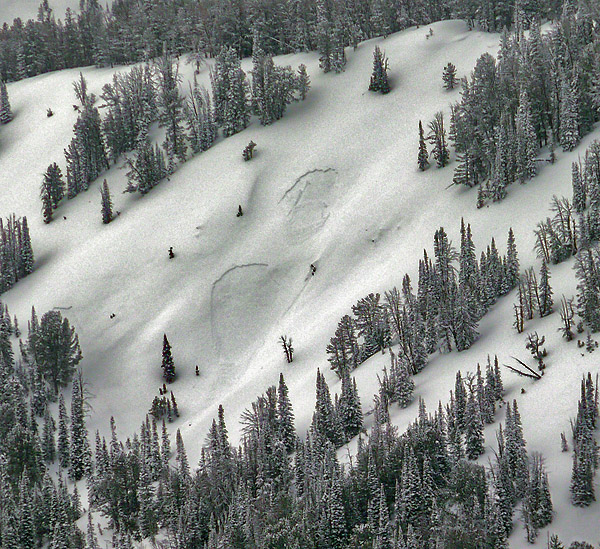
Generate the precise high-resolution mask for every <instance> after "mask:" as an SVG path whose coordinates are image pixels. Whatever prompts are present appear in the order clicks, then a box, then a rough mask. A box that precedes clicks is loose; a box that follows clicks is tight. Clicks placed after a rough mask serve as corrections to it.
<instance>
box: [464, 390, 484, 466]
mask: <svg viewBox="0 0 600 549" xmlns="http://www.w3.org/2000/svg"><path fill="white" fill-rule="evenodd" d="M483 443H484V438H483V422H482V421H481V414H480V412H479V406H478V405H477V400H476V399H475V395H474V394H473V393H470V394H469V397H468V400H467V405H466V408H465V453H466V455H467V458H469V459H477V458H478V457H479V456H480V455H482V454H483V453H484V449H483Z"/></svg>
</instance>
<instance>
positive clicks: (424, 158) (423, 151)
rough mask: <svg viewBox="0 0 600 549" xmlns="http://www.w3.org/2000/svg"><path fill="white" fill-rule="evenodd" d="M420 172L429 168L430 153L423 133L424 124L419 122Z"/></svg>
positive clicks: (418, 162)
mask: <svg viewBox="0 0 600 549" xmlns="http://www.w3.org/2000/svg"><path fill="white" fill-rule="evenodd" d="M417 164H418V166H419V170H421V171H422V172H424V171H425V170H426V169H427V168H428V167H429V153H428V152H427V144H426V143H425V133H424V132H423V123H422V122H421V121H420V120H419V157H418V159H417Z"/></svg>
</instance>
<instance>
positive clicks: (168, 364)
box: [162, 334, 175, 383]
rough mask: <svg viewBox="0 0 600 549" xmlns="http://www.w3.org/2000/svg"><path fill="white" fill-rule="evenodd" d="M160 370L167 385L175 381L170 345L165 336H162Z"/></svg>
mask: <svg viewBox="0 0 600 549" xmlns="http://www.w3.org/2000/svg"><path fill="white" fill-rule="evenodd" d="M162 370H163V377H164V378H165V381H166V382H167V383H172V382H173V381H175V364H174V363H173V357H172V355H171V344H170V343H169V340H168V339H167V334H164V335H163V351H162Z"/></svg>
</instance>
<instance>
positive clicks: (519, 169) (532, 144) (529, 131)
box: [515, 91, 538, 183]
mask: <svg viewBox="0 0 600 549" xmlns="http://www.w3.org/2000/svg"><path fill="white" fill-rule="evenodd" d="M515 123H516V133H515V137H516V141H517V143H516V154H517V166H516V176H517V179H518V180H519V182H521V183H525V181H526V180H527V179H530V178H532V177H535V174H536V171H537V168H536V165H535V162H536V158H537V152H538V145H537V135H536V132H535V128H534V126H533V120H532V114H531V104H530V102H529V96H528V95H527V92H525V91H523V92H522V93H521V98H520V100H519V110H518V111H517V115H516V118H515Z"/></svg>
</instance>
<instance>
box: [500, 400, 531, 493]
mask: <svg viewBox="0 0 600 549" xmlns="http://www.w3.org/2000/svg"><path fill="white" fill-rule="evenodd" d="M505 437H506V459H507V464H508V471H509V474H510V477H511V479H512V481H513V484H514V492H515V495H516V496H517V497H522V496H523V495H524V494H525V491H526V488H527V481H528V478H529V458H528V456H527V450H526V449H525V439H524V437H523V427H522V425H521V416H520V414H519V409H518V408H517V401H516V400H513V405H512V408H511V406H510V402H508V403H507V404H506V429H505Z"/></svg>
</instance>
